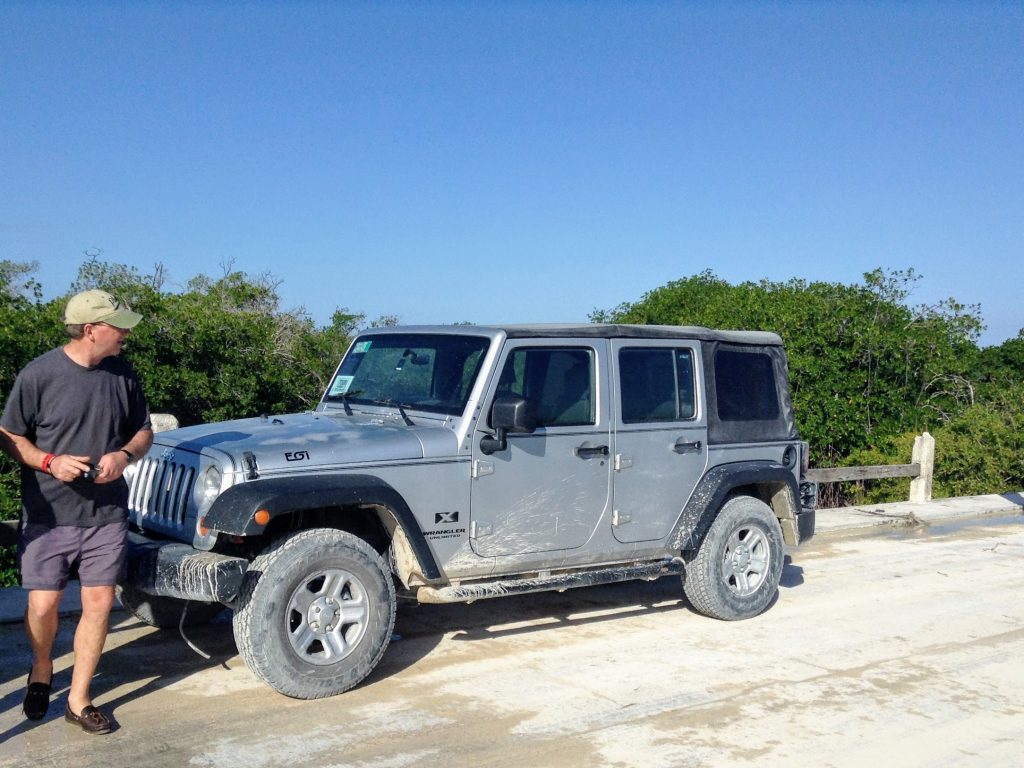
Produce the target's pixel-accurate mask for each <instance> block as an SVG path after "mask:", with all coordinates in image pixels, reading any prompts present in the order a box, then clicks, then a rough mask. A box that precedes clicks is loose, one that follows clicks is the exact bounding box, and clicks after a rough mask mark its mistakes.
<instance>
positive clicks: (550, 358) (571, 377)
mask: <svg viewBox="0 0 1024 768" xmlns="http://www.w3.org/2000/svg"><path fill="white" fill-rule="evenodd" d="M496 396H497V397H509V396H511V397H523V398H526V399H527V400H529V401H531V402H532V403H533V405H534V408H535V409H536V412H537V426H540V427H570V426H581V425H584V424H594V423H596V418H595V398H594V353H593V351H592V350H590V349H587V348H561V349H551V348H539V347H521V348H519V349H515V350H513V351H512V352H511V353H510V354H509V356H508V358H507V359H506V360H505V367H504V368H503V369H502V371H501V377H500V378H499V379H498V391H497V393H496Z"/></svg>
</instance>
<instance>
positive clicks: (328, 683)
mask: <svg viewBox="0 0 1024 768" xmlns="http://www.w3.org/2000/svg"><path fill="white" fill-rule="evenodd" d="M395 603H396V600H395V586H394V582H393V581H392V579H391V575H390V572H389V571H388V568H387V566H386V565H385V563H384V561H383V560H382V559H381V557H380V555H379V554H377V552H376V550H374V549H373V547H371V546H370V545H369V544H367V543H366V542H365V541H363V540H362V539H360V538H358V537H356V536H353V535H352V534H351V533H347V532H345V531H339V530H335V529H333V528H314V529H310V530H305V531H298V532H296V533H292V534H290V535H288V536H285V537H284V538H282V539H279V540H278V541H276V542H275V543H274V544H273V545H272V546H271V547H270V548H269V549H267V550H266V551H264V552H263V553H261V554H260V555H259V556H258V557H256V559H255V560H253V562H252V564H251V565H250V566H249V570H248V571H247V573H246V580H245V583H244V584H243V586H242V592H241V595H240V597H239V606H238V608H237V610H236V611H235V617H234V623H233V628H234V634H235V643H236V644H237V646H238V651H239V653H240V654H241V656H242V658H243V660H244V661H245V663H246V665H247V666H248V667H249V669H250V670H252V672H253V673H254V674H255V675H256V676H257V677H259V678H260V679H261V680H263V681H264V682H266V683H267V684H268V685H270V686H271V687H272V688H274V689H275V690H277V691H279V692H281V693H283V694H285V695H286V696H291V697H293V698H297V699H318V698H322V697H325V696H334V695H335V694H338V693H342V692H344V691H347V690H348V689H349V688H352V687H353V686H355V685H357V684H358V683H359V682H360V681H362V680H363V678H365V677H366V676H367V675H368V674H370V672H371V671H372V670H373V668H374V667H375V666H376V665H377V662H378V661H380V658H381V656H383V655H384V650H385V649H386V648H387V646H388V643H389V642H390V640H391V632H392V630H393V628H394V624H395Z"/></svg>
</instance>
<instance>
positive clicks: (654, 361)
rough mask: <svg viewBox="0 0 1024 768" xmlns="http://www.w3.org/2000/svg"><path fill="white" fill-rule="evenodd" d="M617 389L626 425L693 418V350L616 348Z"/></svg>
mask: <svg viewBox="0 0 1024 768" xmlns="http://www.w3.org/2000/svg"><path fill="white" fill-rule="evenodd" d="M619 392H620V397H619V400H620V402H621V408H622V421H623V423H625V424H642V423H647V422H659V421H681V420H685V419H692V418H693V415H694V414H695V413H696V411H697V406H696V401H695V399H694V384H693V351H692V350H689V349H668V348H665V347H657V348H643V347H629V348H626V349H621V350H619Z"/></svg>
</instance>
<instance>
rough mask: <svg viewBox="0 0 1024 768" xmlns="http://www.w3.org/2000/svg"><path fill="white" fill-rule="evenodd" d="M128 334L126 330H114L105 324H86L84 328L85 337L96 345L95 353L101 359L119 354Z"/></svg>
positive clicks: (128, 331)
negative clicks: (100, 356)
mask: <svg viewBox="0 0 1024 768" xmlns="http://www.w3.org/2000/svg"><path fill="white" fill-rule="evenodd" d="M130 333H131V331H130V330H128V329H127V328H115V327H114V326H112V325H107V324H106V323H88V324H86V326H85V336H86V337H87V338H88V339H90V340H91V341H92V342H93V343H94V344H95V345H96V346H95V350H96V352H97V353H99V354H102V356H103V357H111V356H112V355H119V354H121V347H122V346H123V345H124V340H125V339H126V338H127V337H128V335H129V334H130Z"/></svg>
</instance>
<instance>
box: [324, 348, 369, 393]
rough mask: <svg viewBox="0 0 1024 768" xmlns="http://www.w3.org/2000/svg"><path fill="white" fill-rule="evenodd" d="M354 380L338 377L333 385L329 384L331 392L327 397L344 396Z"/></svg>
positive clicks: (349, 377) (347, 377) (352, 377)
mask: <svg viewBox="0 0 1024 768" xmlns="http://www.w3.org/2000/svg"><path fill="white" fill-rule="evenodd" d="M367 343H369V342H367ZM354 378H355V376H338V377H337V378H336V379H335V380H334V383H333V384H331V391H330V392H328V393H327V394H328V396H331V397H333V396H334V395H344V394H345V393H346V392H348V389H349V387H351V386H352V379H354Z"/></svg>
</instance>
